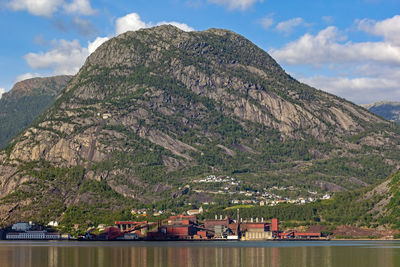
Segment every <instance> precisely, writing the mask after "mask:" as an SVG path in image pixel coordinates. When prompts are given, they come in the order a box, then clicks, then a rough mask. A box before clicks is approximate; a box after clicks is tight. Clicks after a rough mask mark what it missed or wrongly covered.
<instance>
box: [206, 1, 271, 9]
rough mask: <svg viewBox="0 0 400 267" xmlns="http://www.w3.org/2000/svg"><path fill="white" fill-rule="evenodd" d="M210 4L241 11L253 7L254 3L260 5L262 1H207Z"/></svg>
mask: <svg viewBox="0 0 400 267" xmlns="http://www.w3.org/2000/svg"><path fill="white" fill-rule="evenodd" d="M208 2H210V3H214V4H219V5H223V6H225V7H227V8H228V9H231V10H233V9H241V10H246V9H248V8H249V7H251V6H253V5H254V4H255V3H262V2H264V1H263V0H208Z"/></svg>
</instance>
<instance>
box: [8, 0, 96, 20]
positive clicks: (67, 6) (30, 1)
mask: <svg viewBox="0 0 400 267" xmlns="http://www.w3.org/2000/svg"><path fill="white" fill-rule="evenodd" d="M8 6H9V8H11V9H13V10H15V11H27V12H29V13H31V14H32V15H35V16H44V17H51V16H52V15H53V14H54V13H56V12H57V11H58V10H64V11H65V12H67V13H70V14H81V15H93V14H95V13H96V10H94V9H93V8H92V6H91V4H90V0H72V1H70V2H66V1H65V0H11V1H10V2H9V3H8Z"/></svg>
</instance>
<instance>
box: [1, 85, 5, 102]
mask: <svg viewBox="0 0 400 267" xmlns="http://www.w3.org/2000/svg"><path fill="white" fill-rule="evenodd" d="M5 92H6V89H4V88H1V87H0V99H1V97H2V95H3V94H4V93H5Z"/></svg>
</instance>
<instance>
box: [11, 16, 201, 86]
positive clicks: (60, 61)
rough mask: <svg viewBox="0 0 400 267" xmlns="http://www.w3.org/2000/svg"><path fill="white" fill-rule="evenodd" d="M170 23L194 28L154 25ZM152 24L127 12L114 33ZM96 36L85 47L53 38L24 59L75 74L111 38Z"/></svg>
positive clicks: (34, 65) (39, 67)
mask: <svg viewBox="0 0 400 267" xmlns="http://www.w3.org/2000/svg"><path fill="white" fill-rule="evenodd" d="M164 24H171V25H174V26H176V27H178V28H180V29H182V30H184V31H193V30H194V29H193V28H192V27H190V26H188V25H186V24H184V23H179V22H174V21H173V22H166V21H162V22H159V23H157V24H156V25H164ZM152 26H153V24H152V23H151V22H150V23H146V22H143V21H142V20H141V19H140V16H139V15H138V14H136V13H131V14H128V15H126V16H124V17H121V18H119V19H117V21H116V24H115V31H116V34H120V33H123V32H125V31H129V30H138V29H141V28H147V27H152ZM112 37H113V36H110V37H97V38H96V39H95V40H94V41H92V42H88V46H87V47H82V46H81V45H80V43H79V41H78V40H73V41H67V40H53V41H52V42H51V45H52V48H51V49H50V50H49V51H46V52H38V53H28V54H26V55H25V56H24V59H25V61H26V62H27V63H28V65H29V66H30V67H31V68H32V69H34V70H46V71H49V70H50V71H52V73H53V74H54V75H58V74H71V75H73V74H76V73H77V72H78V70H79V68H80V67H81V66H82V65H83V63H84V62H85V60H86V58H87V57H88V56H89V55H90V54H91V53H93V52H94V51H95V50H96V49H97V48H98V47H99V46H100V45H101V44H103V43H104V42H106V41H107V40H109V39H110V38H112ZM37 76H40V75H39V74H37V73H35V74H31V73H26V74H23V75H20V76H18V77H17V78H16V79H17V80H22V79H27V78H32V77H37Z"/></svg>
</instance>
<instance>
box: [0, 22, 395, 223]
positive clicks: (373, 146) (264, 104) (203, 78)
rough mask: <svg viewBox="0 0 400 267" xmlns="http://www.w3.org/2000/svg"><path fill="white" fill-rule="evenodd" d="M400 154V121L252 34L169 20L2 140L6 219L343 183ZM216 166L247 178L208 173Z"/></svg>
mask: <svg viewBox="0 0 400 267" xmlns="http://www.w3.org/2000/svg"><path fill="white" fill-rule="evenodd" d="M398 165H400V131H399V129H398V128H397V127H393V125H391V124H390V123H389V122H387V121H386V120H383V119H382V118H380V117H378V116H375V115H374V114H372V113H370V112H368V111H366V110H365V109H363V108H361V107H359V106H357V105H355V104H353V103H350V102H348V101H346V100H344V99H342V98H339V97H336V96H334V95H331V94H328V93H325V92H323V91H320V90H317V89H315V88H312V87H310V86H308V85H306V84H302V83H300V82H298V81H297V80H295V79H293V78H292V77H291V76H289V75H288V74H287V73H285V71H284V70H283V69H282V68H281V67H280V66H279V65H278V64H277V63H276V61H275V60H274V59H273V58H271V57H270V56H269V55H268V54H267V53H266V52H265V51H263V50H261V49H260V48H258V47H257V46H255V45H254V44H252V43H251V42H250V41H249V40H247V39H245V38H244V37H242V36H240V35H238V34H236V33H233V32H231V31H228V30H219V29H210V30H206V31H203V32H184V31H181V30H179V29H178V28H176V27H173V26H159V27H155V28H151V29H142V30H139V31H135V32H127V33H124V34H122V35H120V36H118V37H116V38H113V39H111V40H109V41H107V42H105V43H104V44H103V45H101V46H100V47H99V48H98V49H97V50H96V51H95V52H94V53H92V54H91V55H90V56H89V57H88V59H87V60H86V62H85V64H84V66H83V67H82V68H81V69H80V71H79V72H78V74H77V75H76V76H75V77H74V78H73V79H72V80H71V81H70V82H69V83H68V85H67V86H66V88H65V89H64V90H62V92H61V93H60V94H59V96H58V97H57V100H56V101H55V103H54V104H53V105H52V107H51V108H49V109H48V110H47V111H46V112H45V113H43V114H42V115H41V116H40V117H39V118H38V119H36V120H35V122H34V123H33V124H31V125H30V126H29V128H27V129H26V130H25V131H23V132H22V133H21V134H19V135H18V136H17V137H16V138H14V139H13V141H12V142H11V144H10V145H9V146H7V148H6V149H5V150H4V151H3V152H1V153H0V198H1V200H0V219H1V220H2V221H3V222H10V221H13V220H20V219H24V218H31V219H35V220H41V221H46V220H48V221H49V220H54V219H57V220H61V221H62V222H64V223H68V224H69V225H73V224H72V223H85V222H86V223H87V222H88V221H89V222H91V223H94V224H95V223H98V222H100V221H101V220H103V221H104V220H105V218H108V219H110V218H119V219H124V218H125V219H130V217H129V216H131V213H130V210H131V209H132V207H143V206H146V207H149V208H150V209H167V208H179V207H182V206H184V204H185V203H194V204H198V203H199V202H200V201H201V198H204V199H205V198H209V200H207V201H210V202H211V201H212V202H216V203H226V201H228V200H229V199H232V198H236V197H237V198H243V197H244V195H243V192H247V191H249V192H250V191H251V192H254V197H256V194H257V192H258V194H260V192H263V191H264V189H265V188H273V187H280V186H285V187H286V188H291V189H290V190H294V191H293V194H294V195H296V194H297V195H298V194H301V193H302V192H305V193H307V192H309V191H312V190H316V191H318V192H319V193H322V192H325V191H329V192H334V191H341V190H348V189H355V188H361V187H365V186H368V185H370V184H373V183H376V182H379V181H382V180H383V179H385V178H386V177H387V175H389V174H390V173H391V172H392V170H393V169H394V168H395V167H396V166H398ZM210 174H213V175H216V176H217V177H218V176H220V175H222V176H223V175H225V176H234V177H235V179H237V180H238V181H240V183H230V184H229V185H227V187H226V188H225V187H224V188H221V189H219V188H218V187H217V186H218V184H209V183H208V184H206V183H198V182H196V181H198V180H199V179H200V178H201V177H205V176H208V175H210ZM290 190H289V189H288V190H287V191H290ZM240 192H242V193H240ZM291 192H292V191H291ZM283 193H285V192H283ZM112 216H113V217H112ZM109 221H112V219H110V220H109Z"/></svg>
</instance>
